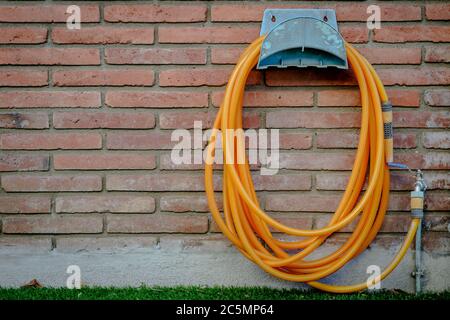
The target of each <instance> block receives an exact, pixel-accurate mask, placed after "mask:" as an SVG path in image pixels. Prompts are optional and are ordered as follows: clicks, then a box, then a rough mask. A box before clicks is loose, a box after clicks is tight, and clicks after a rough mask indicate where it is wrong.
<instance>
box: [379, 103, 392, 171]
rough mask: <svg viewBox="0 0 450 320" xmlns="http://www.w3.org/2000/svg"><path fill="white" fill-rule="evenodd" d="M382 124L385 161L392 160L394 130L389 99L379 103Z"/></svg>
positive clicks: (390, 161)
mask: <svg viewBox="0 0 450 320" xmlns="http://www.w3.org/2000/svg"><path fill="white" fill-rule="evenodd" d="M381 111H382V112H383V125H384V147H385V148H384V150H385V158H386V162H387V163H392V162H393V161H394V132H393V129H392V104H391V103H390V102H389V101H386V102H383V104H382V105H381Z"/></svg>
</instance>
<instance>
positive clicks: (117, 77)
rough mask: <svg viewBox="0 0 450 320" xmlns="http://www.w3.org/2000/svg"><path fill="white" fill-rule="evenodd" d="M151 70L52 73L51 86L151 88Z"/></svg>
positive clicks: (152, 76) (152, 77)
mask: <svg viewBox="0 0 450 320" xmlns="http://www.w3.org/2000/svg"><path fill="white" fill-rule="evenodd" d="M154 78H155V77H154V74H153V71H152V70H133V69H129V70H67V71H55V72H53V85H54V86H57V87H65V86H69V87H77V86H152V85H153V83H154V80H155V79H154Z"/></svg>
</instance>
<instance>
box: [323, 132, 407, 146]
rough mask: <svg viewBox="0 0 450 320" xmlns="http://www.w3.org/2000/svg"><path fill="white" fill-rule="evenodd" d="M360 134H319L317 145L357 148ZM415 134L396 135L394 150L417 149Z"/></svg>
mask: <svg viewBox="0 0 450 320" xmlns="http://www.w3.org/2000/svg"><path fill="white" fill-rule="evenodd" d="M358 142H359V132H335V131H329V132H318V133H317V139H316V144H317V147H318V148H356V147H357V146H358ZM415 147H416V135H415V134H414V133H394V148H405V149H408V148H415Z"/></svg>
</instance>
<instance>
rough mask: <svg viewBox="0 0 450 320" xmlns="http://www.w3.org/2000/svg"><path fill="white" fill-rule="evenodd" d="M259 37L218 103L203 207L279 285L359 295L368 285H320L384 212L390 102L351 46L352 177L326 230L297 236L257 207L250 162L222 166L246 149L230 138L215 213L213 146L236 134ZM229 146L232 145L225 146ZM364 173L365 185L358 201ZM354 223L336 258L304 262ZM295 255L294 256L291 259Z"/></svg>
mask: <svg viewBox="0 0 450 320" xmlns="http://www.w3.org/2000/svg"><path fill="white" fill-rule="evenodd" d="M263 40H264V36H262V37H260V38H258V39H257V40H255V41H254V42H253V43H252V44H251V45H250V46H249V47H248V48H247V49H246V50H245V52H244V53H243V54H242V55H241V57H240V59H239V61H238V63H237V65H236V67H235V69H234V71H233V73H232V75H231V77H230V80H229V82H228V85H227V87H226V91H225V96H224V100H223V103H222V105H221V107H220V110H219V112H218V115H217V118H216V120H215V122H214V127H213V132H212V134H211V137H210V140H209V144H208V151H207V159H206V166H205V188H206V194H207V198H208V203H209V208H210V211H211V213H212V216H213V218H214V220H215V221H216V223H217V225H218V227H219V228H220V229H221V231H222V232H223V233H224V235H225V236H226V237H227V238H228V239H229V240H230V241H231V242H232V243H233V244H234V245H235V246H236V247H237V248H238V249H239V250H240V251H241V252H242V254H243V255H244V256H245V257H247V258H248V259H249V260H251V261H253V262H254V263H256V264H257V265H259V266H260V267H261V268H262V269H263V270H265V271H266V272H268V273H270V274H272V275H274V276H275V277H278V278H280V279H284V280H289V281H295V282H305V283H307V284H309V285H310V286H312V287H315V288H318V289H321V290H324V291H329V292H336V293H345V292H354V291H361V290H364V289H366V288H367V284H366V282H364V283H360V284H354V285H347V286H335V285H329V284H324V283H321V282H318V280H320V279H322V278H325V277H327V276H329V275H331V274H332V273H334V272H336V271H338V270H339V269H340V268H342V267H343V266H344V265H345V264H346V263H347V262H348V261H350V260H351V259H353V258H355V257H357V256H358V255H359V254H360V253H362V252H363V251H364V250H365V249H366V248H367V247H368V245H369V244H370V243H371V242H372V240H373V239H374V238H375V237H376V235H377V233H378V230H379V229H380V227H381V225H382V223H383V219H384V216H385V213H386V209H387V204H388V198H389V168H388V166H387V164H386V161H385V158H390V157H391V156H392V155H391V151H390V149H389V147H387V148H386V146H388V145H387V144H385V141H384V131H383V114H382V110H381V103H386V102H387V101H388V98H387V95H386V92H385V90H384V87H383V84H382V83H381V81H380V79H379V78H378V76H377V74H376V72H375V70H374V69H373V67H372V66H371V65H370V64H369V63H368V62H367V60H366V59H365V58H364V57H363V56H361V55H360V54H359V53H358V52H357V51H356V50H355V49H354V48H353V47H352V46H351V45H349V44H346V49H347V56H348V60H349V63H350V66H351V68H352V70H353V72H354V74H355V77H356V79H357V82H358V85H359V88H360V95H361V105H362V108H361V112H362V117H361V118H362V119H361V131H360V137H359V143H358V149H357V152H356V159H355V161H354V164H353V169H352V173H351V176H350V179H349V182H348V185H347V187H346V189H345V192H344V194H343V196H342V199H341V201H340V203H339V205H338V208H337V209H336V211H335V213H334V215H333V216H332V218H331V220H330V222H329V223H328V225H327V226H326V227H324V228H322V229H316V230H302V229H296V228H292V227H289V226H286V225H284V224H282V223H280V222H278V221H276V220H275V219H273V218H272V217H270V216H269V215H267V214H266V213H265V212H264V211H263V210H262V209H261V207H260V205H259V202H258V199H257V196H256V192H255V189H254V186H253V181H252V178H251V175H250V169H249V164H248V161H246V163H245V164H233V163H227V162H226V159H235V158H236V154H243V153H245V150H244V149H245V146H242V145H240V146H237V145H236V144H234V143H233V141H232V140H231V139H233V138H232V137H230V136H228V135H225V134H223V135H222V137H223V138H222V139H223V142H222V148H223V153H224V168H223V211H224V212H223V217H222V215H221V213H220V212H219V208H218V206H217V203H216V200H215V197H214V188H213V167H212V163H213V160H214V150H215V143H216V138H217V134H218V130H220V131H221V132H222V133H224V132H225V131H226V130H227V129H242V100H243V95H244V90H245V83H246V80H247V77H248V75H249V73H250V71H251V70H252V69H253V67H254V66H255V65H256V63H257V61H258V56H259V53H260V49H261V44H262V41H263ZM231 146H233V147H231ZM366 173H368V185H367V188H366V190H365V192H364V193H363V194H362V195H361V191H362V187H363V185H364V182H365V178H366ZM357 217H359V221H358V223H357V224H356V227H355V229H354V231H353V233H352V234H351V236H349V238H348V239H347V240H346V242H345V243H344V244H343V245H342V246H341V247H340V248H339V249H337V250H336V251H335V252H333V253H332V254H329V255H327V256H325V257H322V258H320V259H315V260H312V259H305V258H307V257H308V255H310V254H311V253H312V252H313V251H314V250H315V249H316V248H318V247H319V246H321V244H322V243H323V242H324V241H325V240H326V239H327V238H328V237H330V236H331V235H332V234H333V233H334V232H336V231H338V230H340V229H342V228H343V227H345V226H347V225H348V224H349V223H351V222H352V221H354V220H355V219H356V218H357ZM420 221H421V220H420V219H418V218H414V219H412V222H411V226H410V228H409V231H408V234H407V235H406V238H405V240H404V243H403V245H402V247H401V248H400V250H399V252H398V253H397V255H396V256H395V258H394V259H393V260H392V262H391V263H390V264H389V266H388V267H387V268H386V270H385V271H384V272H382V274H381V276H380V277H379V280H381V279H384V278H385V277H386V276H387V275H389V273H391V272H392V270H394V268H395V267H396V266H397V265H398V264H399V263H400V261H401V260H402V258H403V257H404V255H405V253H406V251H407V250H408V248H409V246H410V244H411V242H412V240H413V239H414V236H415V233H416V230H417V227H418V225H419V223H420ZM272 230H276V231H278V232H283V233H285V234H287V235H291V236H298V237H301V238H300V239H299V240H297V241H293V242H289V241H281V240H278V239H276V238H274V237H273V235H272ZM293 250H296V253H294V254H291V253H292V251H293Z"/></svg>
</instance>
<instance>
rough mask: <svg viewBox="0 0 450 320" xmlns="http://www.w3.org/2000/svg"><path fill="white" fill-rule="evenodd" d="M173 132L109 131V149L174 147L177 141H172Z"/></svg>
mask: <svg viewBox="0 0 450 320" xmlns="http://www.w3.org/2000/svg"><path fill="white" fill-rule="evenodd" d="M171 135H172V132H165V131H164V132H145V133H141V132H139V133H130V132H126V133H122V132H109V133H108V134H107V136H106V146H107V148H108V149H128V150H152V149H155V150H158V149H162V150H165V149H172V148H173V147H174V146H175V145H176V144H177V141H171Z"/></svg>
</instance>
